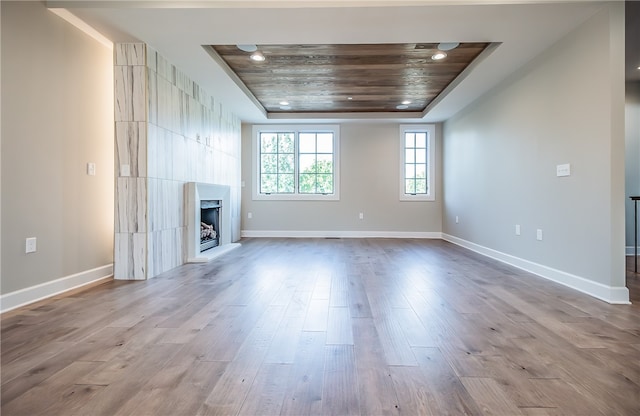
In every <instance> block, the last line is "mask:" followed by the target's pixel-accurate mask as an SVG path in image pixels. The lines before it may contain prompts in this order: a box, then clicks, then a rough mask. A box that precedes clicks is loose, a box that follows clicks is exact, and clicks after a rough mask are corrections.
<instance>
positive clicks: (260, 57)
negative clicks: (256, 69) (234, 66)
mask: <svg viewBox="0 0 640 416" xmlns="http://www.w3.org/2000/svg"><path fill="white" fill-rule="evenodd" d="M265 59H266V58H265V57H264V55H263V54H262V52H260V51H256V52H254V53H252V54H251V60H252V61H256V62H262V61H264V60H265Z"/></svg>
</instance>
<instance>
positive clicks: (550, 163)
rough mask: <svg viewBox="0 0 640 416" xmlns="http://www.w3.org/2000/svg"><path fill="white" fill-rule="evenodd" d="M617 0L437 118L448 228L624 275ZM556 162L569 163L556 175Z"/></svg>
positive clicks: (530, 255)
mask: <svg viewBox="0 0 640 416" xmlns="http://www.w3.org/2000/svg"><path fill="white" fill-rule="evenodd" d="M621 10H622V7H621V6H620V4H614V5H611V6H610V7H607V8H605V9H604V10H603V11H602V12H600V13H599V14H597V15H596V16H594V17H592V18H591V19H590V20H588V21H587V22H585V23H584V24H583V25H582V26H580V27H579V28H578V29H576V30H575V31H574V32H572V33H570V34H569V35H567V36H566V37H565V38H564V39H562V40H560V41H559V42H558V43H557V44H556V45H554V46H553V47H552V48H550V49H549V50H547V51H546V52H544V53H543V54H542V55H541V56H539V57H537V58H535V59H534V60H533V61H532V62H530V64H529V65H528V66H527V67H526V68H524V69H523V70H521V71H520V72H519V73H518V74H516V75H514V76H513V77H512V78H511V79H509V80H507V81H506V82H504V83H503V84H502V85H501V86H500V87H498V88H497V89H496V90H494V91H493V92H491V93H490V94H489V95H488V96H485V97H482V98H481V99H480V100H479V101H478V102H477V103H475V104H473V105H472V106H471V107H470V108H468V109H466V110H465V111H463V112H462V113H461V114H459V115H457V116H456V117H455V118H454V119H451V120H449V121H447V122H446V123H445V126H444V180H445V183H444V188H445V201H444V204H445V205H444V210H445V217H444V232H445V233H446V234H449V235H452V236H455V237H458V238H460V239H463V240H465V241H468V242H472V243H475V244H478V245H479V246H482V247H486V248H490V249H493V250H497V251H498V252H501V253H506V254H508V255H511V256H515V257H517V258H520V259H525V260H527V261H529V262H533V263H536V264H540V265H544V266H546V267H549V268H553V269H556V270H559V271H562V272H564V273H569V274H572V275H575V276H578V277H579V278H580V277H581V278H584V279H587V280H589V281H593V282H598V283H601V284H602V285H605V286H607V287H620V286H622V287H623V286H624V279H625V277H624V276H625V274H624V258H623V252H624V223H623V219H624V204H623V202H622V201H623V199H624V189H623V187H624V185H623V183H624V182H623V181H624V168H623V164H624V132H623V131H622V128H623V126H624V121H623V117H624V69H623V64H624V50H623V48H624V40H623V36H624V34H623V29H624V25H623V24H622V23H621V22H623V21H624V15H623V13H621ZM594 51H597V53H594ZM563 163H570V164H571V170H572V174H571V176H569V177H556V165H557V164H563ZM455 216H459V219H460V222H459V223H458V224H456V223H455V221H454V217H455ZM515 224H520V225H521V227H522V235H520V236H516V235H515V231H514V227H515ZM538 228H540V229H542V230H543V241H537V240H536V229H538ZM579 278H578V280H579Z"/></svg>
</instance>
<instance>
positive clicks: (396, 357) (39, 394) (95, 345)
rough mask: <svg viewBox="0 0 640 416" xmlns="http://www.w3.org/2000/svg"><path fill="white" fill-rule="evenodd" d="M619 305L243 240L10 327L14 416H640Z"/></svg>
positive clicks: (319, 245) (360, 246)
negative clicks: (209, 257)
mask: <svg viewBox="0 0 640 416" xmlns="http://www.w3.org/2000/svg"><path fill="white" fill-rule="evenodd" d="M627 278H628V280H629V287H630V288H631V289H632V298H634V299H635V300H636V302H637V303H636V304H634V305H610V304H607V303H605V302H602V301H599V300H597V299H594V298H592V297H589V296H587V295H584V294H581V293H578V292H576V291H573V290H571V289H568V288H565V287H563V286H560V285H557V284H554V283H552V282H549V281H547V280H545V279H542V278H539V277H536V276H533V275H531V274H528V273H525V272H523V271H521V270H518V269H515V268H512V267H509V266H506V265H504V264H501V263H498V262H495V261H493V260H491V259H488V258H486V257H483V256H480V255H477V254H475V253H472V252H469V251H467V250H464V249H462V248H460V247H457V246H454V245H452V244H449V243H446V242H444V241H440V240H391V239H245V240H243V241H242V246H241V247H240V248H238V249H235V250H233V251H231V252H229V253H228V254H226V255H224V256H222V257H219V258H218V259H216V260H215V261H214V262H212V263H210V264H197V265H185V266H181V267H179V268H177V269H174V270H172V271H170V272H168V273H165V274H163V275H161V276H159V277H157V278H155V279H151V280H148V281H143V282H124V281H111V282H108V283H104V284H101V285H98V286H94V287H92V288H90V289H87V290H83V291H78V292H76V293H72V294H70V295H64V296H58V297H55V298H52V299H49V300H47V301H43V302H39V303H37V304H34V305H31V306H29V307H25V308H21V309H18V310H16V311H12V312H9V313H7V314H4V315H3V316H2V322H1V324H2V333H1V335H2V341H1V347H2V361H1V381H2V395H1V399H2V403H1V404H2V406H1V411H2V416H10V415H28V416H32V415H82V416H98V415H109V416H111V415H136V416H138V415H140V416H143V415H154V416H158V415H160V416H163V415H167V416H180V415H185V416H190V415H213V414H220V415H319V414H322V415H383V414H397V415H438V416H439V415H509V416H511V415H528V416H542V415H587V416H590V415H640V307H639V306H638V305H639V304H640V293H639V292H640V290H639V289H640V285H639V284H638V279H639V277H638V275H635V274H634V273H632V272H630V274H628V275H627Z"/></svg>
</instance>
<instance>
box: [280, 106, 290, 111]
mask: <svg viewBox="0 0 640 416" xmlns="http://www.w3.org/2000/svg"><path fill="white" fill-rule="evenodd" d="M280 110H291V106H290V105H281V106H280Z"/></svg>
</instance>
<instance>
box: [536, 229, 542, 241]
mask: <svg viewBox="0 0 640 416" xmlns="http://www.w3.org/2000/svg"><path fill="white" fill-rule="evenodd" d="M536 240H538V241H542V230H541V229H540V228H538V229H537V230H536Z"/></svg>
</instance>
